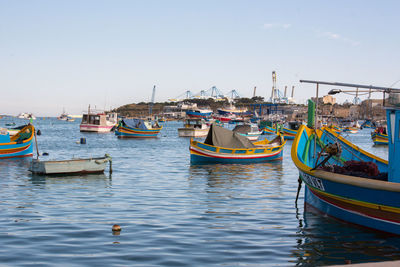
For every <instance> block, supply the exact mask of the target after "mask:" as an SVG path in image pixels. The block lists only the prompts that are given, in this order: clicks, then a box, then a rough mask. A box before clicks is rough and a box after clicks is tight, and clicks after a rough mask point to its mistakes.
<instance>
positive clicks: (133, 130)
mask: <svg viewBox="0 0 400 267" xmlns="http://www.w3.org/2000/svg"><path fill="white" fill-rule="evenodd" d="M161 129H162V126H159V125H158V124H157V122H151V121H144V120H141V119H123V120H121V121H120V122H119V124H118V127H117V129H116V130H115V135H116V136H118V137H119V138H154V137H157V135H158V133H159V132H160V131H161Z"/></svg>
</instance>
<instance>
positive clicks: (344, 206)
mask: <svg viewBox="0 0 400 267" xmlns="http://www.w3.org/2000/svg"><path fill="white" fill-rule="evenodd" d="M303 82H310V83H317V84H329V85H338V83H327V82H313V81H303ZM340 85H341V86H356V87H358V88H363V85H351V84H344V83H340ZM371 87H372V88H374V87H373V86H364V88H368V89H370V88H371ZM375 88H380V89H381V90H389V89H384V88H382V87H375ZM317 90H318V87H317ZM390 90H393V89H390ZM399 90H400V89H399ZM385 92H386V91H385ZM386 112H387V121H388V126H389V127H388V131H389V160H388V161H386V160H384V159H381V158H379V157H377V156H374V155H372V154H370V153H368V152H366V151H364V150H362V149H361V148H359V147H358V146H356V145H354V144H352V143H351V142H349V141H348V140H346V139H344V138H343V137H341V136H340V135H338V134H337V133H335V132H334V131H332V130H331V129H328V128H321V129H318V127H313V125H310V126H305V125H303V126H301V127H300V129H299V131H298V134H297V135H296V138H295V140H294V141H293V145H292V150H291V156H292V160H293V162H294V164H295V165H296V167H297V168H298V170H299V176H300V179H301V180H300V182H304V184H305V202H306V203H307V204H308V205H311V206H313V207H315V208H316V209H318V210H319V211H321V212H322V213H325V214H328V215H330V216H333V217H336V218H338V219H340V220H342V221H346V222H350V223H354V224H358V225H362V226H365V227H368V228H372V229H376V230H380V231H385V232H390V233H394V234H400V164H399V160H400V136H399V130H400V129H399V128H400V123H399V122H400V110H399V109H397V108H388V109H387V110H386ZM316 128H317V129H316ZM299 188H300V187H299Z"/></svg>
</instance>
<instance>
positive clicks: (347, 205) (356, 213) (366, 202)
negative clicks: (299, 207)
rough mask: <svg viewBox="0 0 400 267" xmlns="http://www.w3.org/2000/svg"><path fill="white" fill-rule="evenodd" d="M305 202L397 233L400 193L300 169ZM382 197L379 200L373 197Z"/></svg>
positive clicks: (347, 219)
mask: <svg viewBox="0 0 400 267" xmlns="http://www.w3.org/2000/svg"><path fill="white" fill-rule="evenodd" d="M300 177H301V179H302V181H303V182H304V183H305V184H306V188H305V191H306V192H305V201H306V203H307V204H309V205H311V206H313V207H315V208H316V209H318V210H319V211H321V212H322V213H324V214H327V215H330V216H332V217H336V218H338V219H340V220H342V221H346V222H350V223H354V224H358V225H362V226H365V227H368V228H373V229H377V230H380V231H385V232H390V233H395V234H400V205H399V204H400V203H399V201H398V199H400V192H388V191H387V190H377V189H371V188H362V187H359V186H353V185H348V184H343V183H335V182H332V181H328V180H325V179H323V178H321V177H318V176H313V175H309V174H306V173H302V172H300ZM377 198H380V199H384V200H385V201H381V202H379V203H377V202H375V200H374V199H377Z"/></svg>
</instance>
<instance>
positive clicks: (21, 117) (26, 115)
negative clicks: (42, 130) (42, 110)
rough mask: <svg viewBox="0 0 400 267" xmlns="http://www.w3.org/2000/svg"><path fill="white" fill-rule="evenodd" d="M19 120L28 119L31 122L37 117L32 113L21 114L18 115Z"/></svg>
mask: <svg viewBox="0 0 400 267" xmlns="http://www.w3.org/2000/svg"><path fill="white" fill-rule="evenodd" d="M18 118H20V119H28V120H30V119H32V120H36V117H35V116H34V115H33V114H32V113H24V112H23V113H20V114H19V115H18Z"/></svg>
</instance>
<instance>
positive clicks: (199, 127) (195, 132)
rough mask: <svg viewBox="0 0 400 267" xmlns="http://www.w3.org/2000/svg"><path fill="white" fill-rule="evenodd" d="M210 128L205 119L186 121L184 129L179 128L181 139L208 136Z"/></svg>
mask: <svg viewBox="0 0 400 267" xmlns="http://www.w3.org/2000/svg"><path fill="white" fill-rule="evenodd" d="M209 129H210V126H209V125H207V123H206V121H205V120H203V119H195V118H190V119H186V120H185V122H184V125H183V128H178V135H179V137H202V136H206V135H207V134H208V130H209Z"/></svg>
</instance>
